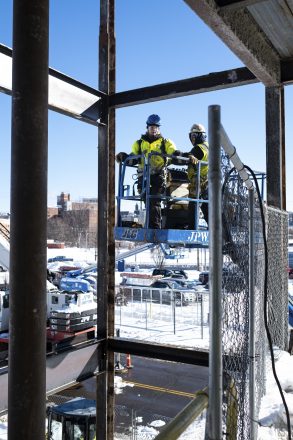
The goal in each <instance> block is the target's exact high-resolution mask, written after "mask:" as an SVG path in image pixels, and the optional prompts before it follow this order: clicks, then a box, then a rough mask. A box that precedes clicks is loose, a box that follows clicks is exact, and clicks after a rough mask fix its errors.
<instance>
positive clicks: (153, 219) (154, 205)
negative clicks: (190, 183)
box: [116, 114, 180, 229]
mask: <svg viewBox="0 0 293 440" xmlns="http://www.w3.org/2000/svg"><path fill="white" fill-rule="evenodd" d="M160 126H161V119H160V117H159V116H158V115H155V114H153V115H150V116H149V117H148V118H147V121H146V127H147V130H146V133H145V134H143V135H142V136H141V138H140V139H138V140H137V141H135V142H134V144H133V145H132V148H131V153H130V155H134V156H139V155H143V157H142V158H141V159H140V160H139V162H138V170H137V174H138V179H137V188H138V192H139V193H141V191H142V187H143V167H144V161H145V160H147V158H148V156H149V154H150V153H158V154H157V155H152V156H151V157H150V195H153V196H155V195H160V194H163V193H164V191H165V188H166V178H167V171H166V166H167V164H168V162H169V160H168V159H167V158H166V157H164V155H175V156H179V155H180V152H179V151H178V150H177V149H176V146H175V144H174V142H172V141H171V140H170V139H165V138H164V137H163V136H162V134H161V131H160ZM128 156H129V155H128V154H126V153H118V154H117V155H116V160H117V162H124V161H125V159H126V158H127V157H128ZM128 163H129V162H128ZM149 227H150V228H152V229H160V228H161V200H160V198H152V199H150V211H149Z"/></svg>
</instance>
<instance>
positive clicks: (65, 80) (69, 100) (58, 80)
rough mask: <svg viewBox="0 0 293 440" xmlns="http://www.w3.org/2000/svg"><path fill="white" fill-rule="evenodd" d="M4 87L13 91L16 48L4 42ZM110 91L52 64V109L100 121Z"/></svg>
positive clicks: (0, 85)
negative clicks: (102, 108)
mask: <svg viewBox="0 0 293 440" xmlns="http://www.w3.org/2000/svg"><path fill="white" fill-rule="evenodd" d="M0 91H1V92H3V93H6V94H8V95H11V94H12V49H10V48H9V47H6V46H3V45H2V44H0ZM103 99H107V95H105V94H104V93H102V92H101V91H99V90H96V89H94V88H92V87H89V86H87V85H86V84H83V83H81V82H80V81H77V80H75V79H74V78H71V77H69V76H67V75H64V74H63V73H61V72H58V71H57V70H54V69H50V68H49V97H48V102H49V109H50V110H54V111H56V112H58V113H61V114H63V115H66V116H71V117H72V118H75V119H78V120H80V121H83V122H87V123H88V124H92V125H96V126H97V125H98V124H99V122H100V117H101V115H100V113H101V106H102V100H103Z"/></svg>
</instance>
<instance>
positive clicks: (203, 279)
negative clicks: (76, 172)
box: [198, 270, 209, 284]
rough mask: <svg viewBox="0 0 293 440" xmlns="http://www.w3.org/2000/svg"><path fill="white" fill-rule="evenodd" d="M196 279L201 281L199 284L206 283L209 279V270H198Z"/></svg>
mask: <svg viewBox="0 0 293 440" xmlns="http://www.w3.org/2000/svg"><path fill="white" fill-rule="evenodd" d="M198 281H200V282H201V284H207V283H208V281H209V272H208V271H207V270H206V271H204V272H200V274H199V275H198Z"/></svg>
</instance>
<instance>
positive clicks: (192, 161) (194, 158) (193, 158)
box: [188, 154, 198, 165]
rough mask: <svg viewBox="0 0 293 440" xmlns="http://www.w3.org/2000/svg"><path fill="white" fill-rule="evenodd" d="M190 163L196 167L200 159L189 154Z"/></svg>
mask: <svg viewBox="0 0 293 440" xmlns="http://www.w3.org/2000/svg"><path fill="white" fill-rule="evenodd" d="M188 157H189V163H191V164H192V165H196V164H197V163H198V159H197V158H196V157H194V156H193V155H192V154H189V156H188Z"/></svg>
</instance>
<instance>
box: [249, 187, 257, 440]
mask: <svg viewBox="0 0 293 440" xmlns="http://www.w3.org/2000/svg"><path fill="white" fill-rule="evenodd" d="M254 200H255V199H254V190H253V189H251V190H249V191H248V203H249V416H250V438H251V439H254V438H256V437H255V436H256V421H255V419H256V411H255V324H254V323H255V282H254V270H255V267H254V255H255V246H254V239H255V228H254V217H255V216H254Z"/></svg>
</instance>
